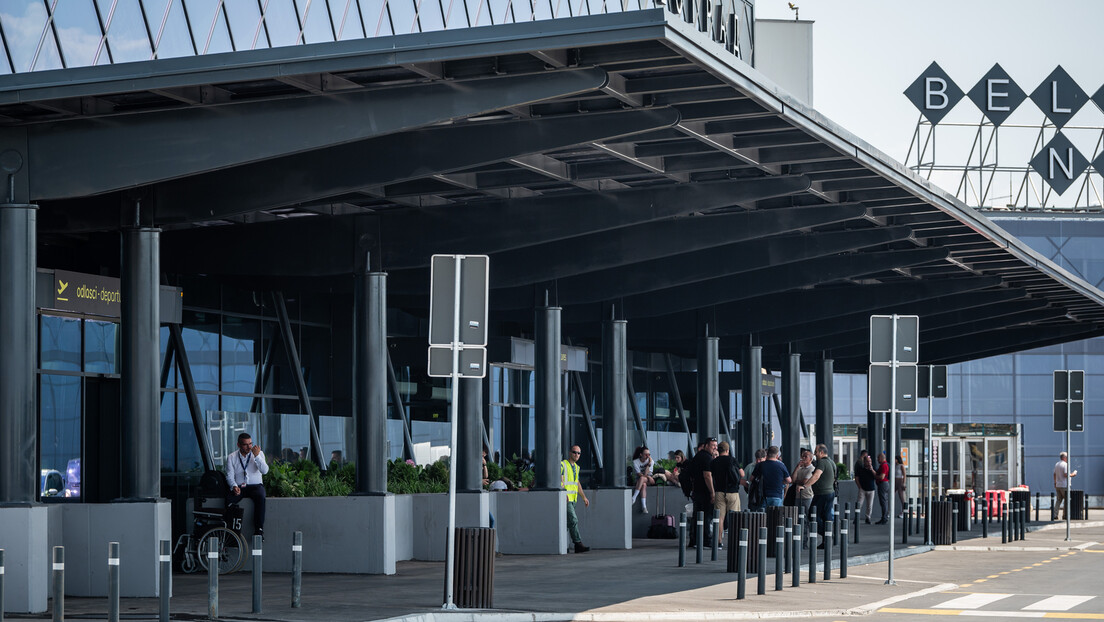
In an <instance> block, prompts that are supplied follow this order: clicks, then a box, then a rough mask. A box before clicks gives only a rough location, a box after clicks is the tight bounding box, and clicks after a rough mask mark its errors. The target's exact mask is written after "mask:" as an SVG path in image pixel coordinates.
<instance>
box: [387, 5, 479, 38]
mask: <svg viewBox="0 0 1104 622" xmlns="http://www.w3.org/2000/svg"><path fill="white" fill-rule="evenodd" d="M424 1H425V0H389V1H388V3H387V6H388V10H390V11H391V22H392V23H393V24H394V27H395V34H397V35H405V34H407V33H411V32H419V31H418V22H417V19H416V18H415V14H414V7H415V5H416V4H417V3H418V2H424ZM476 1H477V0H468V4H469V11H470V10H471V8H470V5H471V4H474V3H476Z"/></svg>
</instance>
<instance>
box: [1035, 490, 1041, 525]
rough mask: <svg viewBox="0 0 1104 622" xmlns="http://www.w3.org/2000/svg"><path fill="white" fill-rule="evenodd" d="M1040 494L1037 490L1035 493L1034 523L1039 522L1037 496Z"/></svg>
mask: <svg viewBox="0 0 1104 622" xmlns="http://www.w3.org/2000/svg"><path fill="white" fill-rule="evenodd" d="M1041 494H1042V493H1041V492H1039V491H1038V490H1036V491H1035V522H1036V523H1037V522H1039V495H1041Z"/></svg>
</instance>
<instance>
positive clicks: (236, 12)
mask: <svg viewBox="0 0 1104 622" xmlns="http://www.w3.org/2000/svg"><path fill="white" fill-rule="evenodd" d="M736 4H738V5H739V6H740V7H741V12H742V13H741V17H742V19H741V20H740V23H744V21H745V19H743V17H744V16H750V15H751V12H752V5H751V3H750V2H748V1H747V0H741V1H739V2H737V3H736ZM660 6H662V5H661V4H658V3H657V2H656V0H522V1H515V0H233V1H227V0H4V2H2V3H0V36H2V38H3V43H4V45H3V46H2V48H0V54H2V56H3V58H2V59H0V75H2V74H8V73H27V72H32V71H45V70H48V69H61V68H69V67H87V66H90V65H104V64H114V63H127V62H134V61H143V60H154V59H158V58H175V57H180V56H198V55H204V54H218V53H222V52H235V51H242V50H255V49H263V48H275V47H283V46H289V45H303V44H307V43H324V42H328V41H344V40H349V39H361V38H366V37H379V36H387V35H394V34H407V33H416V32H432V31H435V30H446V29H455V28H468V27H472V26H490V25H493V24H506V23H514V22H527V21H535V20H545V19H555V18H559V17H571V16H576V15H598V14H603V13H621V12H624V11H636V10H641V9H651V8H658V7H660ZM747 23H750V21H748V22H747ZM741 32H742V34H745V35H746V36H745V37H744V39H746V40H748V41H749V42H750V31H747V32H746V33H745V32H744V31H741ZM741 43H743V41H742V42H741ZM743 47H744V46H743V45H741V48H743ZM748 51H749V52H750V50H748ZM743 56H744V57H745V58H750V55H749V54H747V53H745V54H743Z"/></svg>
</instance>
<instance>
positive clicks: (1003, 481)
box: [987, 439, 1009, 490]
mask: <svg viewBox="0 0 1104 622" xmlns="http://www.w3.org/2000/svg"><path fill="white" fill-rule="evenodd" d="M987 444H988V455H987V466H988V469H989V479H988V486H987V487H988V489H989V490H994V489H999V490H1006V489H1007V488H1008V465H1009V455H1008V441H1007V440H995V439H990V440H989V441H988V442H987Z"/></svg>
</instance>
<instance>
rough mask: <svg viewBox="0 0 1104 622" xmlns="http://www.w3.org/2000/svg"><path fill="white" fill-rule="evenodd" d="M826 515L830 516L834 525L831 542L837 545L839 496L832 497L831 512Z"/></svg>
mask: <svg viewBox="0 0 1104 622" xmlns="http://www.w3.org/2000/svg"><path fill="white" fill-rule="evenodd" d="M828 516H831V517H832V524H833V525H835V531H833V532H832V538H833V539H832V542H833V543H835V544H837V545H838V544H839V528H840V522H839V498H838V497H832V513H831V514H829V515H828Z"/></svg>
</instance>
